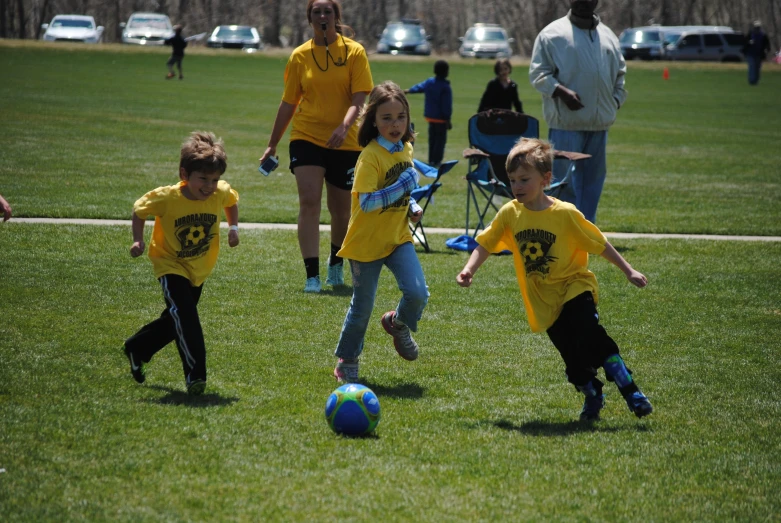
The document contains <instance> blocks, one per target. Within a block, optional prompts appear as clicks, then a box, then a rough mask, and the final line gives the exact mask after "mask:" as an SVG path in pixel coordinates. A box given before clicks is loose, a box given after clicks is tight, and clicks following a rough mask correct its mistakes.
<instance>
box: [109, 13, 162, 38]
mask: <svg viewBox="0 0 781 523" xmlns="http://www.w3.org/2000/svg"><path fill="white" fill-rule="evenodd" d="M119 27H121V28H122V43H124V44H137V45H163V44H164V43H165V41H166V39H168V38H171V37H172V36H173V35H174V28H173V26H172V25H171V20H170V19H169V18H168V17H167V16H166V15H164V14H160V13H133V14H132V15H130V18H129V19H128V21H127V23H124V22H122V23H121V24H119Z"/></svg>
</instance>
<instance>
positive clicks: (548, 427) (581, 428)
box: [488, 419, 649, 437]
mask: <svg viewBox="0 0 781 523" xmlns="http://www.w3.org/2000/svg"><path fill="white" fill-rule="evenodd" d="M488 423H490V424H491V425H493V426H495V427H497V428H500V429H502V430H510V431H514V432H520V433H522V434H528V435H530V436H546V437H550V436H569V435H570V434H577V433H580V432H619V431H625V430H632V428H631V427H615V426H612V427H611V426H605V425H602V424H600V423H595V422H589V421H564V422H550V421H541V420H536V421H527V422H525V423H521V424H520V425H516V424H515V423H513V422H511V421H508V420H506V419H500V420H497V421H488ZM634 430H636V431H637V432H645V431H648V430H649V428H648V427H647V426H646V425H637V426H635V427H634Z"/></svg>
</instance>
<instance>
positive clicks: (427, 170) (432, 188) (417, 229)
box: [409, 160, 458, 252]
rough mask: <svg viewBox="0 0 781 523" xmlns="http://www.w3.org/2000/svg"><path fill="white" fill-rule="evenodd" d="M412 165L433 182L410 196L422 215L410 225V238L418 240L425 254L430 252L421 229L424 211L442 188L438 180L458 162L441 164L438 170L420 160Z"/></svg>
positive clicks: (423, 231) (424, 232)
mask: <svg viewBox="0 0 781 523" xmlns="http://www.w3.org/2000/svg"><path fill="white" fill-rule="evenodd" d="M412 163H413V164H414V165H415V169H417V170H418V172H420V174H422V175H423V176H426V177H428V178H434V181H433V182H431V183H430V184H428V185H424V186H423V187H418V188H417V189H415V190H414V191H412V194H411V195H410V196H411V197H412V198H414V199H415V201H416V202H418V205H420V206H421V207H422V208H423V214H422V215H421V216H420V220H418V222H417V223H415V224H412V223H410V225H409V228H410V231H412V236H413V237H415V239H417V240H418V242H419V243H420V245H422V246H423V248H424V249H425V250H426V252H431V248H430V247H429V245H428V238H426V231H425V229H424V228H423V216H425V215H426V209H428V206H429V204H431V203H433V202H434V193H435V192H437V189H439V188H440V187H441V186H442V182H440V181H439V179H440V178H442V176H443V175H445V174H446V173H447V172H448V171H450V169H452V168H453V166H455V165H456V164H457V163H458V160H451V161H449V162H443V163H442V164H441V165H440V166H439V168H436V167H432V166H430V165H428V164H426V163H423V162H421V161H420V160H412Z"/></svg>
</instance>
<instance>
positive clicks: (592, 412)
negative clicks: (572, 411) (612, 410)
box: [580, 394, 605, 421]
mask: <svg viewBox="0 0 781 523" xmlns="http://www.w3.org/2000/svg"><path fill="white" fill-rule="evenodd" d="M604 406H605V395H604V394H598V395H596V396H586V401H585V402H584V403H583V410H581V411H580V421H597V420H598V419H599V411H601V410H602V408H603V407H604Z"/></svg>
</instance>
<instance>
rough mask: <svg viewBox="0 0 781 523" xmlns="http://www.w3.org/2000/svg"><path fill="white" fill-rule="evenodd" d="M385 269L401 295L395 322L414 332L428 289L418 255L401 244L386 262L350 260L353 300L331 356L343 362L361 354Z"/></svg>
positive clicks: (383, 259) (381, 260)
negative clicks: (384, 267) (383, 267)
mask: <svg viewBox="0 0 781 523" xmlns="http://www.w3.org/2000/svg"><path fill="white" fill-rule="evenodd" d="M383 265H387V266H388V268H389V269H390V271H391V272H392V273H393V275H394V276H395V277H396V282H397V283H398V284H399V290H400V291H401V301H399V305H398V306H397V307H396V318H397V319H398V321H400V322H402V323H404V324H405V325H407V326H408V327H409V328H410V330H412V331H413V332H416V331H417V330H418V320H419V319H420V317H421V316H422V315H423V309H424V308H425V307H426V303H427V302H428V296H429V293H428V287H427V286H426V278H425V277H424V276H423V268H422V267H421V266H420V261H419V260H418V255H417V253H416V252H415V247H414V246H413V245H412V243H403V244H401V245H399V246H398V247H396V249H395V250H394V251H393V252H392V253H391V254H390V255H389V256H388V257H386V258H380V259H379V260H374V261H370V262H359V261H355V260H350V270H351V272H352V276H353V298H352V300H351V301H350V309H349V310H348V311H347V317H346V318H345V319H344V325H342V333H341V334H340V335H339V343H338V344H337V346H336V351H335V352H334V355H336V356H337V357H339V358H343V359H345V360H354V359H357V358H358V356H360V355H361V352H363V339H364V337H365V336H366V329H367V328H368V326H369V320H370V319H371V315H372V311H373V310H374V298H375V296H376V295H377V285H378V284H379V281H380V271H381V270H382V266H383Z"/></svg>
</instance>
